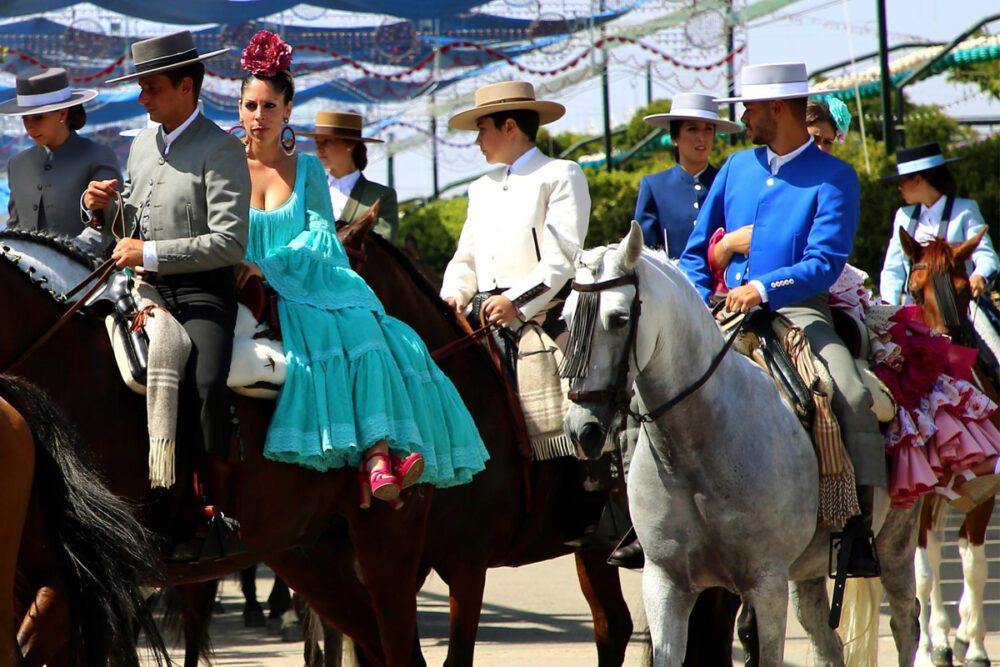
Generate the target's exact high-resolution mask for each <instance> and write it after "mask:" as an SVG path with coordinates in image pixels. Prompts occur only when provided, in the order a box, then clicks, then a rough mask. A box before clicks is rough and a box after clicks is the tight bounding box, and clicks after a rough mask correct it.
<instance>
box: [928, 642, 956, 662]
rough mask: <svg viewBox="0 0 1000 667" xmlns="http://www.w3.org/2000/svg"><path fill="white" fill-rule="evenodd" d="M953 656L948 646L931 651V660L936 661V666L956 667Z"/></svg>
mask: <svg viewBox="0 0 1000 667" xmlns="http://www.w3.org/2000/svg"><path fill="white" fill-rule="evenodd" d="M951 657H952V652H951V648H950V647H948V646H944V647H941V648H935V649H934V651H933V652H932V653H931V660H932V661H933V662H934V667H954V664H953V663H952V661H951Z"/></svg>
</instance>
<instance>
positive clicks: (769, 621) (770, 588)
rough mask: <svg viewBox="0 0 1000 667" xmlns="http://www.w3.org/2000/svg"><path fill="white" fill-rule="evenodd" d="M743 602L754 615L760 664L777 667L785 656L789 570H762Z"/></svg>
mask: <svg viewBox="0 0 1000 667" xmlns="http://www.w3.org/2000/svg"><path fill="white" fill-rule="evenodd" d="M743 604H748V605H750V606H752V607H753V609H754V611H755V612H756V615H757V640H758V642H759V645H760V664H761V667H780V666H781V665H783V664H784V658H785V624H786V621H787V620H788V572H787V570H786V571H785V572H783V573H782V572H779V573H762V574H761V575H760V576H759V577H758V578H757V581H756V582H755V583H754V586H753V588H751V589H749V590H747V591H745V592H744V594H743Z"/></svg>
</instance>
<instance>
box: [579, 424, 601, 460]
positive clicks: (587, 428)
mask: <svg viewBox="0 0 1000 667" xmlns="http://www.w3.org/2000/svg"><path fill="white" fill-rule="evenodd" d="M579 437H580V446H581V447H582V448H583V453H584V454H586V455H587V457H588V458H597V457H598V456H600V454H601V450H602V449H603V448H604V429H602V428H601V426H600V424H598V423H596V422H587V423H586V424H584V425H583V428H581V429H580V436H579Z"/></svg>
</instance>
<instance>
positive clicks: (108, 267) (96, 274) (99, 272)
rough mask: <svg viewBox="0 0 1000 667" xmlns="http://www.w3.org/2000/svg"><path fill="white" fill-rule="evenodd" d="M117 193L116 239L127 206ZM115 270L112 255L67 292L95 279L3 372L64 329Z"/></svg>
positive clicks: (80, 288) (70, 296) (7, 371)
mask: <svg viewBox="0 0 1000 667" xmlns="http://www.w3.org/2000/svg"><path fill="white" fill-rule="evenodd" d="M115 195H116V197H117V200H118V210H117V211H115V218H114V220H112V221H111V233H112V234H114V236H115V238H116V239H118V240H121V239H122V238H123V237H124V235H125V206H124V204H123V202H122V195H121V193H120V192H118V191H115ZM119 217H120V218H121V225H122V236H118V234H117V233H116V232H115V222H117V221H118V219H119ZM114 270H115V260H114V259H113V258H111V257H108V258H107V259H106V260H104V261H103V262H101V264H100V266H98V267H97V268H96V269H94V270H93V271H91V272H90V273H89V274H88V275H87V277H86V278H84V279H83V280H81V281H80V282H79V283H78V284H77V285H76V286H75V287H74V288H73V289H71V290H69V291H68V292H66V293H65V294H64V295H63V296H64V297H65V298H67V299H69V298H72V297H73V295H75V294H76V293H77V292H79V291H80V290H82V289H83V288H84V287H85V286H87V285H88V284H89V283H90V282H91V281H94V284H93V285H91V286H90V289H88V290H87V291H86V292H84V294H83V296H81V297H80V298H79V299H77V301H76V302H75V303H73V304H71V305H70V307H69V308H67V309H66V312H65V313H63V314H62V316H61V317H60V318H59V319H58V320H56V322H55V323H54V324H53V325H52V326H50V327H49V328H48V329H46V330H45V333H43V334H42V335H41V336H40V337H39V338H37V339H35V342H33V343H32V344H31V345H29V346H28V348H27V349H25V350H24V351H23V352H21V353H20V354H19V355H17V357H15V359H14V361H12V362H11V363H10V364H8V365H7V367H6V368H4V369H3V371H2V372H3V373H10V372H11V371H13V370H14V369H16V368H17V367H18V366H20V365H21V364H23V363H24V362H25V361H26V360H27V359H28V358H30V357H31V355H33V354H34V353H35V352H37V351H38V350H39V349H41V348H42V346H44V345H45V344H46V343H47V342H49V340H51V339H52V337H53V336H54V335H55V334H56V332H57V331H59V330H60V329H62V328H63V326H64V325H65V324H66V323H67V322H69V320H70V318H71V317H73V314H74V313H76V312H77V311H78V310H80V308H82V307H83V306H84V304H85V303H87V301H88V300H89V299H90V297H92V296H93V295H94V293H95V292H97V290H98V289H100V287H101V285H103V284H104V282H105V281H106V280H107V279H108V276H110V275H111V272H112V271H114ZM95 278H96V280H95Z"/></svg>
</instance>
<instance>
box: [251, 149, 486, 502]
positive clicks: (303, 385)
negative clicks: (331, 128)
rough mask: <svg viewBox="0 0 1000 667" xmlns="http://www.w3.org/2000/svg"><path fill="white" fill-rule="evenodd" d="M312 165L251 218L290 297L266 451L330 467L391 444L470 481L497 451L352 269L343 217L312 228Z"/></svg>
mask: <svg viewBox="0 0 1000 667" xmlns="http://www.w3.org/2000/svg"><path fill="white" fill-rule="evenodd" d="M303 158H312V156H300V157H299V168H298V173H297V178H296V187H295V192H294V193H293V195H292V198H291V199H290V200H289V202H288V203H286V205H285V206H283V207H281V208H278V209H274V210H272V211H260V210H257V209H252V210H251V216H250V243H249V244H248V251H247V258H248V259H249V260H251V261H255V262H257V263H258V265H259V266H260V267H261V269H262V271H263V273H264V275H265V278H266V279H267V281H268V283H269V284H270V285H271V286H272V287H274V288H275V290H276V291H277V293H278V295H279V297H280V298H279V299H278V313H279V318H280V322H281V330H282V336H283V339H284V340H283V344H284V349H285V356H286V361H287V375H286V380H285V384H284V387H283V388H282V390H281V393H280V395H279V397H278V400H277V406H276V409H275V412H274V417H273V418H272V421H271V425H270V428H269V430H268V433H267V441H266V443H265V448H264V455H265V456H266V457H267V458H269V459H271V460H274V461H281V462H285V463H294V464H297V465H301V466H305V467H308V468H312V469H314V470H320V471H325V470H330V469H332V468H341V467H344V466H356V465H358V464H359V463H360V462H361V460H362V458H363V456H364V452H365V450H367V449H368V448H369V447H371V446H372V445H373V444H375V443H376V442H378V441H379V440H385V441H387V442H388V445H389V449H390V451H392V452H393V453H395V454H397V455H399V456H405V455H407V454H409V453H410V452H419V453H420V454H422V455H423V457H424V462H425V469H424V473H423V476H422V477H421V480H420V481H421V482H427V483H430V484H433V485H435V486H438V487H447V486H455V485H458V484H465V483H467V482H469V481H470V480H471V479H472V476H473V475H475V474H476V473H477V472H479V471H481V470H483V468H484V467H485V463H486V461H487V460H488V458H489V455H488V453H487V451H486V448H485V446H484V445H483V441H482V438H481V437H480V435H479V432H478V430H477V428H476V425H475V423H474V421H473V419H472V416H471V415H470V414H469V411H468V409H467V408H466V406H465V404H464V402H463V401H462V398H461V396H460V395H459V394H458V391H457V390H456V389H455V386H454V385H453V384H452V383H451V381H450V380H449V379H448V377H447V376H445V375H444V373H443V372H442V371H441V370H440V369H439V368H438V366H437V364H435V363H434V361H433V360H432V359H431V357H430V354H429V353H428V351H427V347H426V346H425V345H424V343H423V341H422V340H421V338H420V337H419V335H417V333H416V332H415V331H414V330H413V329H411V328H410V327H409V326H407V325H406V324H404V323H403V322H401V321H399V320H397V319H395V318H393V317H390V316H389V315H386V314H385V312H384V311H383V309H382V304H381V303H380V302H379V300H378V299H377V298H376V297H375V295H374V293H373V292H372V291H371V289H370V288H369V287H368V285H367V284H366V283H365V282H364V280H363V279H362V278H361V277H360V276H358V274H357V273H355V272H354V271H353V270H351V269H350V266H349V264H348V260H347V256H346V253H345V252H344V249H343V246H341V244H340V241H339V240H338V239H337V238H336V236H335V235H334V234H333V232H332V229H331V228H330V223H329V220H330V219H332V216H327V215H325V212H323V211H322V210H321V211H320V213H323V214H322V215H320V214H317V212H316V211H315V210H310V213H309V216H308V217H309V221H308V228H307V229H306V230H305V231H302V230H303V227H304V226H305V225H306V214H305V212H303V211H302V210H301V209H299V206H300V205H302V204H303V203H304V202H303V200H304V199H306V197H304V196H303V192H302V190H301V189H300V188H302V187H303V183H302V181H303V180H305V178H304V174H303V173H302V172H303V168H304V164H305V165H308V164H309V163H308V162H307V161H306V160H304V159H303ZM313 159H314V158H313ZM316 162H317V163H318V160H317V161H316ZM314 171H315V169H314ZM312 176H314V177H315V179H314V180H318V179H319V178H322V181H321V186H317V189H318V187H322V188H325V187H326V182H325V178H324V177H323V172H322V168H321V167H320V168H319V171H318V176H316V174H312ZM308 194H309V193H306V195H307V196H308ZM323 194H325V192H324V193H323ZM326 201H327V202H329V196H328V195H327V200H326ZM327 205H329V204H328V203H327ZM286 209H287V210H286ZM297 209H298V210H297ZM296 232H298V233H296Z"/></svg>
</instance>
